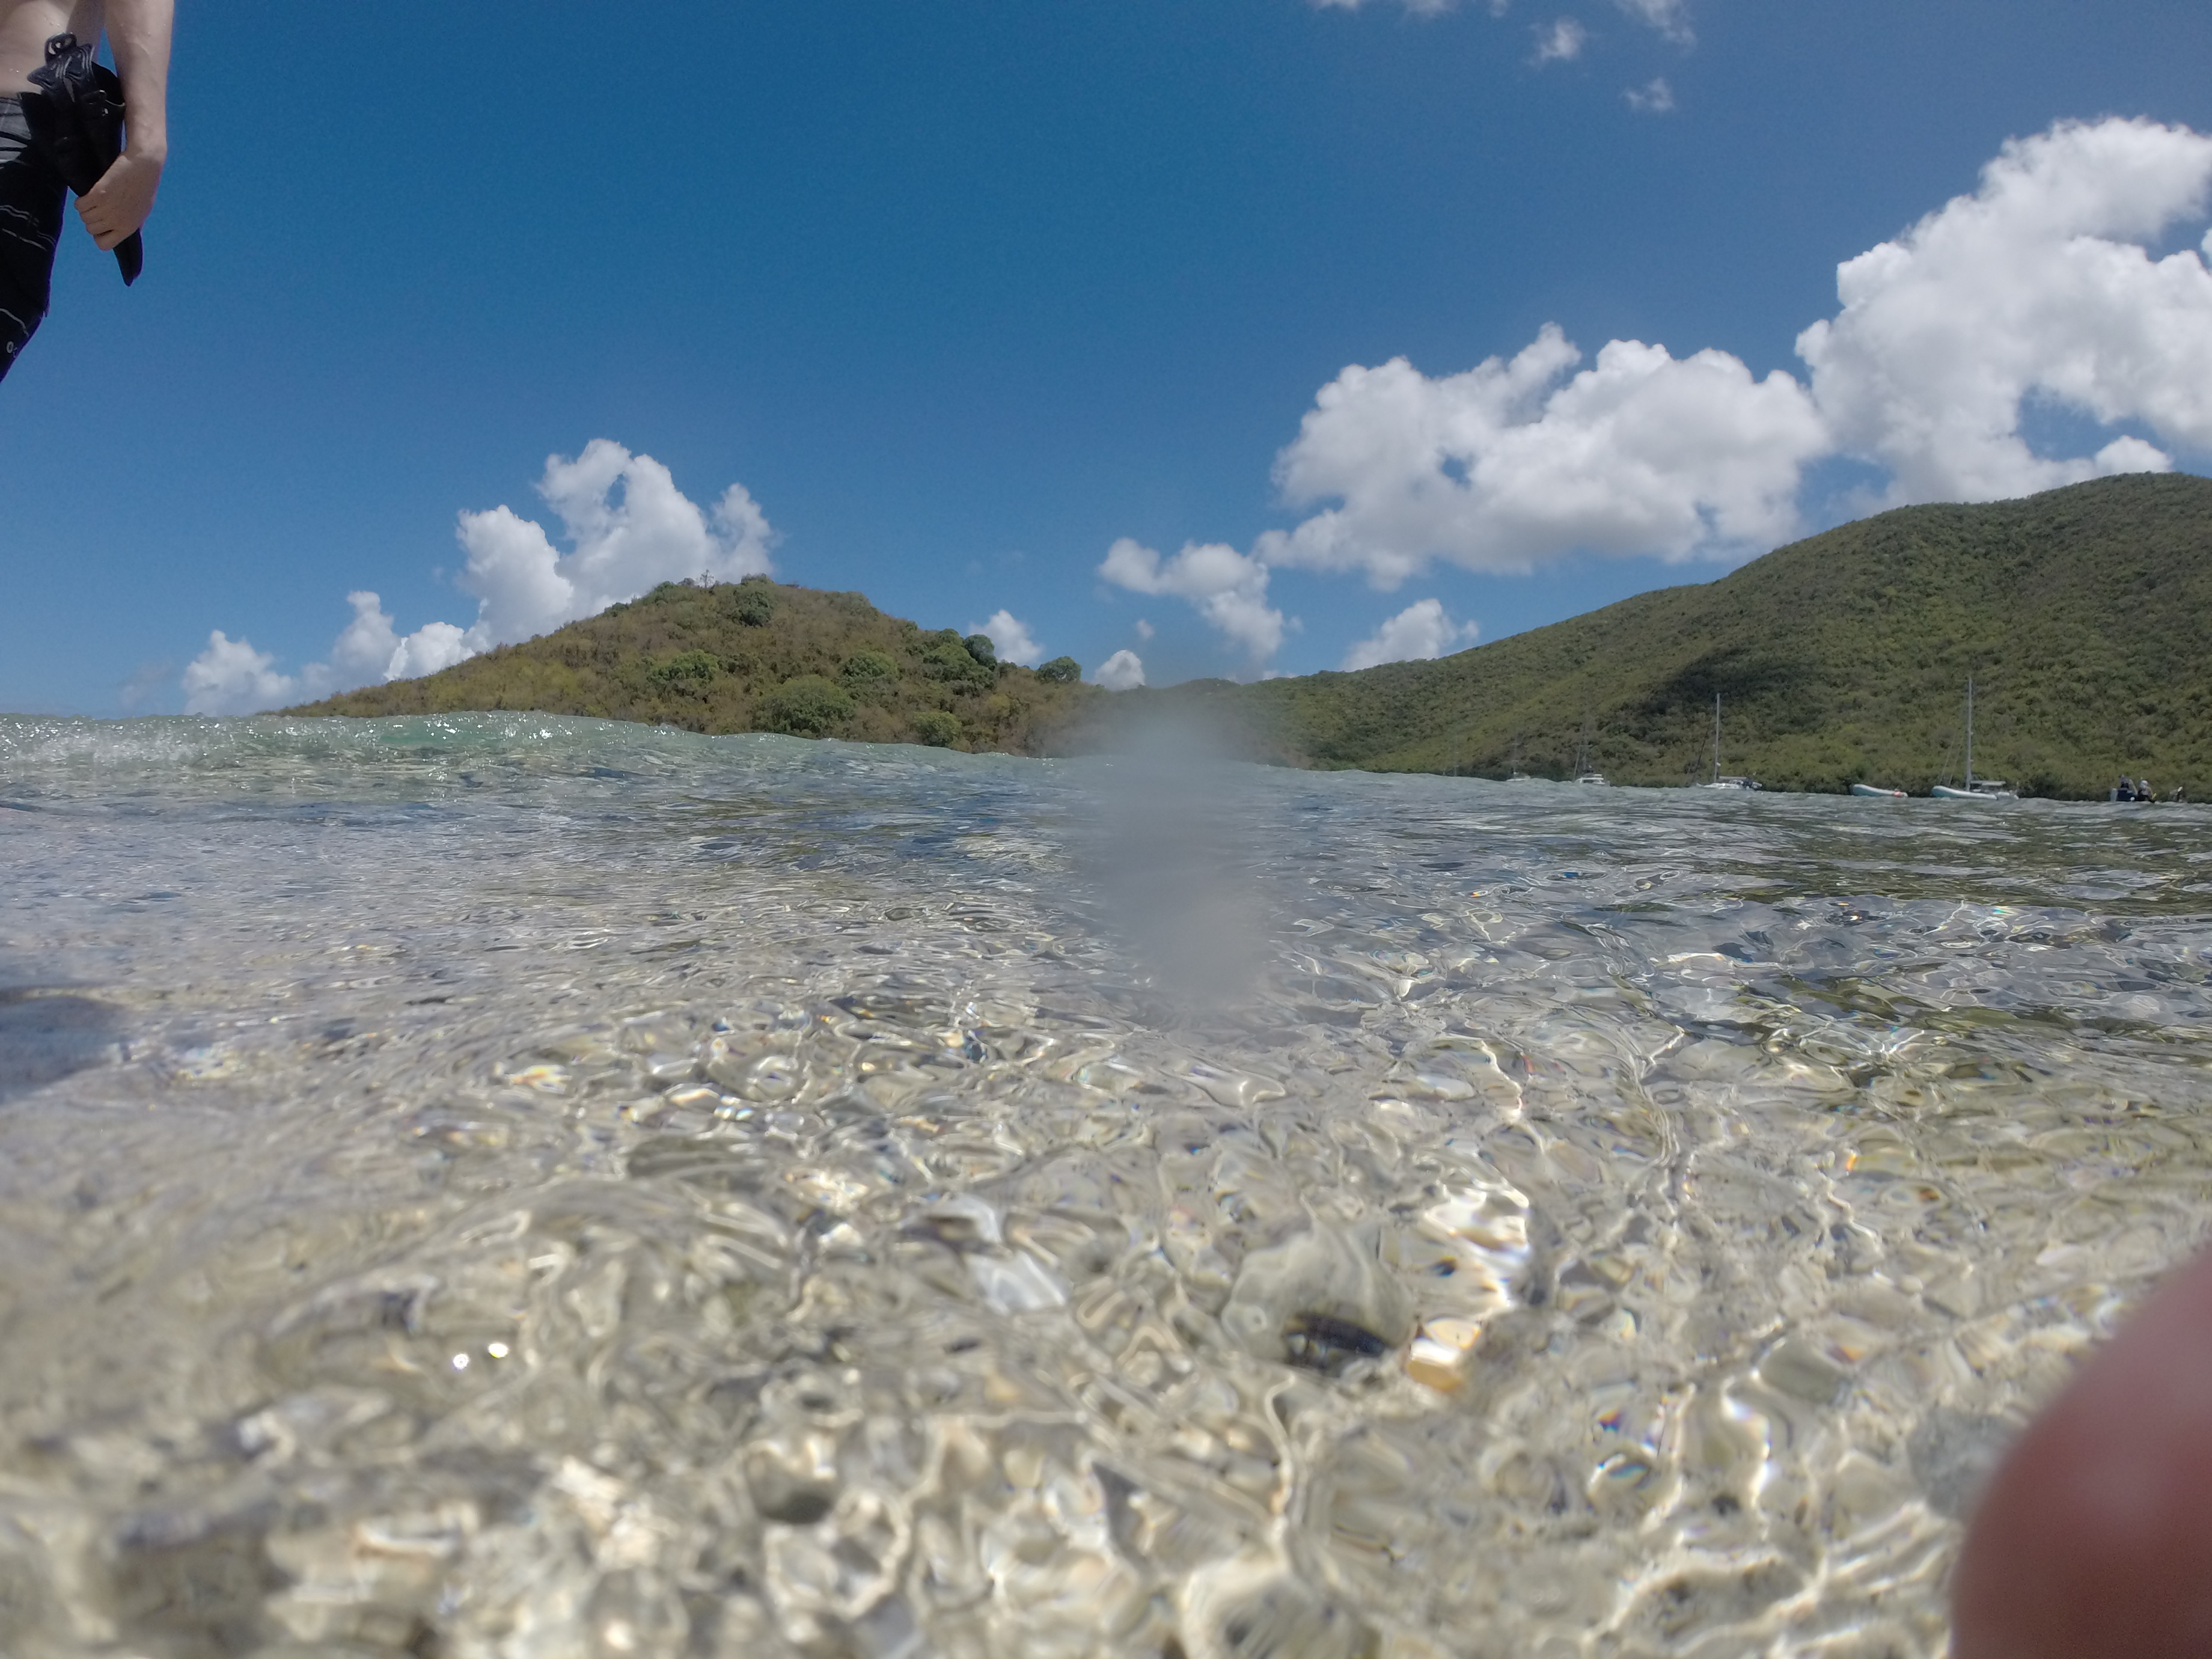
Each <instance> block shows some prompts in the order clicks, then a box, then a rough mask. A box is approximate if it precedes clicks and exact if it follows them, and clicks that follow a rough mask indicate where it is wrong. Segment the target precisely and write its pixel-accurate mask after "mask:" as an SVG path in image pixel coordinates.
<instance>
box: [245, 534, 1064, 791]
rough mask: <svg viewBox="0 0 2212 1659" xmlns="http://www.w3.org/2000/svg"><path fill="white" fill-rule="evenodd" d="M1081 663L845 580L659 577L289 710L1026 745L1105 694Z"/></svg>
mask: <svg viewBox="0 0 2212 1659" xmlns="http://www.w3.org/2000/svg"><path fill="white" fill-rule="evenodd" d="M1082 674H1083V671H1082V668H1081V667H1080V666H1079V665H1078V664H1077V663H1076V662H1075V660H1074V659H1073V658H1069V657H1061V658H1059V659H1056V660H1054V661H1052V662H1048V663H1046V664H1044V665H1042V667H1040V668H1036V669H1029V668H1024V667H1021V666H1020V665H1018V664H1013V663H1005V662H1000V661H999V660H998V659H997V655H996V653H995V652H994V650H993V649H992V646H991V641H990V640H989V639H988V638H987V637H986V636H985V635H981V634H976V635H969V637H968V638H966V639H963V638H962V637H961V636H960V635H958V634H956V633H954V632H953V631H952V630H951V629H939V630H937V631H935V632H931V631H929V630H927V629H922V628H920V627H918V626H916V625H915V623H910V622H908V621H906V620H904V619H903V618H901V617H890V616H886V615H884V613H883V612H882V611H878V610H877V609H876V608H875V606H873V605H870V604H869V603H868V601H867V599H866V598H865V597H864V596H862V595H860V594H859V593H830V592H822V591H820V590H818V589H816V588H811V587H795V586H787V585H785V584H783V583H780V582H774V581H770V580H768V579H767V578H766V577H764V576H749V577H747V578H746V579H745V580H744V581H742V582H722V583H716V584H714V585H711V586H703V587H702V586H696V585H694V584H691V583H689V582H664V583H662V584H661V585H660V586H659V587H656V588H654V589H653V592H650V593H647V594H646V595H645V596H644V597H643V598H642V599H636V600H634V601H632V602H630V603H629V604H627V605H610V606H608V608H607V609H606V610H605V611H601V612H600V613H599V615H598V616H596V617H586V619H585V620H584V621H582V622H575V623H569V624H568V626H567V627H565V628H560V629H555V630H554V631H553V632H552V633H550V634H547V635H542V636H541V637H539V638H538V639H534V640H527V641H524V642H523V643H522V644H520V645H507V646H501V647H497V648H496V649H495V650H491V651H487V652H485V653H483V655H482V656H478V657H471V658H470V659H468V660H467V661H466V662H464V663H459V664H457V665H454V666H453V667H451V668H448V669H445V670H443V671H441V672H438V673H435V674H430V675H426V676H424V677H423V678H420V679H411V680H394V681H392V682H391V683H389V684H384V685H374V686H368V687H365V688H364V689H362V690H359V691H348V692H346V693H344V694H343V695H342V696H335V697H330V698H327V699H325V701H323V702H316V703H309V704H307V705H305V706H303V707H301V708H295V709H290V710H288V711H287V712H288V713H290V714H354V715H377V714H445V713H451V712H453V711H457V710H460V709H481V708H527V709H532V710H536V711H538V712H540V713H544V714H588V715H598V716H601V717H603V718H606V719H611V720H640V721H645V722H648V723H651V724H653V725H661V726H681V727H683V728H684V729H685V730H687V731H692V732H790V733H792V734H793V735H794V736H799V737H810V738H852V739H854V740H855V741H857V742H861V743H921V744H934V745H936V746H938V747H940V748H960V749H975V750H1006V751H1007V752H1010V753H1013V754H1039V753H1042V752H1045V750H1046V749H1047V748H1048V733H1050V732H1053V731H1054V730H1055V729H1056V728H1058V727H1059V726H1060V725H1062V724H1063V723H1064V722H1065V721H1066V719H1067V718H1068V716H1069V714H1071V712H1072V711H1073V709H1074V708H1077V707H1078V706H1079V705H1080V704H1081V703H1083V702H1085V701H1087V700H1088V699H1091V698H1092V697H1096V696H1101V695H1103V694H1102V693H1100V692H1098V691H1097V690H1096V689H1095V688H1093V687H1091V686H1087V685H1085V684H1082V683H1081V681H1082Z"/></svg>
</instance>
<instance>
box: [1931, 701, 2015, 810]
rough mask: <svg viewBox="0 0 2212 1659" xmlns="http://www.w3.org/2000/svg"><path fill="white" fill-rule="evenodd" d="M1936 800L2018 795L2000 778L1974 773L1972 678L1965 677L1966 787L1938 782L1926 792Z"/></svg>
mask: <svg viewBox="0 0 2212 1659" xmlns="http://www.w3.org/2000/svg"><path fill="white" fill-rule="evenodd" d="M1928 793H1929V794H1931V795H1933V796H1935V797H1936V799H1937V800H2018V799H2020V796H2019V795H2018V794H2017V793H2015V792H2014V791H2012V790H2010V789H2008V788H2006V787H2005V781H2004V780H2003V779H2002V778H1977V777H1976V776H1975V775H1974V678H1973V676H1972V675H1971V674H1969V675H1968V676H1967V677H1966V787H1965V788H1964V789H1954V788H1953V787H1951V786H1950V785H1949V784H1948V783H1939V784H1937V785H1936V787H1934V788H1933V789H1931V790H1929V792H1928Z"/></svg>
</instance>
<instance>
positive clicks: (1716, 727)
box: [1713, 691, 1721, 783]
mask: <svg viewBox="0 0 2212 1659" xmlns="http://www.w3.org/2000/svg"><path fill="white" fill-rule="evenodd" d="M1713 781H1714V782H1715V783H1718V782H1719V781H1721V694H1720V693H1719V692H1717V691H1716V692H1714V693H1713Z"/></svg>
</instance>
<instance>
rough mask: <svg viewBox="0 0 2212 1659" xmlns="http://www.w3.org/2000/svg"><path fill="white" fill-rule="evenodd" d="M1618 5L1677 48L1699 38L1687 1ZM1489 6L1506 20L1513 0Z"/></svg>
mask: <svg viewBox="0 0 2212 1659" xmlns="http://www.w3.org/2000/svg"><path fill="white" fill-rule="evenodd" d="M1366 3H1367V0H1313V4H1314V6H1315V7H1316V9H1322V10H1329V9H1335V10H1340V11H1358V9H1360V8H1361V7H1362V6H1363V5H1364V4H1366ZM1399 3H1400V4H1401V6H1402V7H1403V8H1404V9H1406V10H1407V12H1409V13H1411V14H1412V15H1414V16H1416V17H1441V16H1443V15H1444V14H1445V13H1446V12H1449V11H1456V10H1457V9H1459V0H1399ZM1614 3H1615V4H1617V5H1618V6H1619V7H1620V9H1621V10H1622V11H1624V12H1626V14H1627V15H1629V16H1631V17H1632V18H1634V19H1635V20H1636V21H1638V22H1639V23H1644V24H1646V25H1648V26H1650V27H1652V28H1655V29H1656V30H1658V31H1659V33H1661V34H1662V35H1664V36H1665V37H1666V38H1667V39H1668V40H1671V41H1673V42H1674V44H1675V45H1677V46H1689V45H1691V44H1692V42H1693V41H1694V40H1696V38H1697V37H1696V35H1695V34H1694V33H1692V30H1691V27H1690V9H1689V7H1688V5H1687V4H1686V3H1685V0H1614ZM1485 4H1486V9H1488V11H1489V13H1490V15H1492V17H1503V16H1504V15H1505V14H1506V12H1507V11H1508V10H1509V9H1510V6H1511V0H1485ZM1576 27H1577V29H1579V28H1580V25H1577V26H1576ZM1568 55H1569V56H1572V54H1571V53H1570V54H1568Z"/></svg>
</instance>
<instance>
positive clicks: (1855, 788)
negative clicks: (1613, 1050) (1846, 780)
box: [1851, 783, 1905, 800]
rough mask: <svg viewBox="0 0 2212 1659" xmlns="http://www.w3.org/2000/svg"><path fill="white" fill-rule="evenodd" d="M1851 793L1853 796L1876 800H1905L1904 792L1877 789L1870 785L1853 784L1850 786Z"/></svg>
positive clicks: (1900, 790)
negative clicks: (1864, 796)
mask: <svg viewBox="0 0 2212 1659" xmlns="http://www.w3.org/2000/svg"><path fill="white" fill-rule="evenodd" d="M1851 793H1853V794H1854V795H1871V796H1873V797H1874V798H1875V799H1876V800H1903V799H1905V791H1903V790H1902V789H1878V788H1876V787H1875V786H1874V785H1873V784H1870V783H1855V784H1853V785H1852V786H1851Z"/></svg>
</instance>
